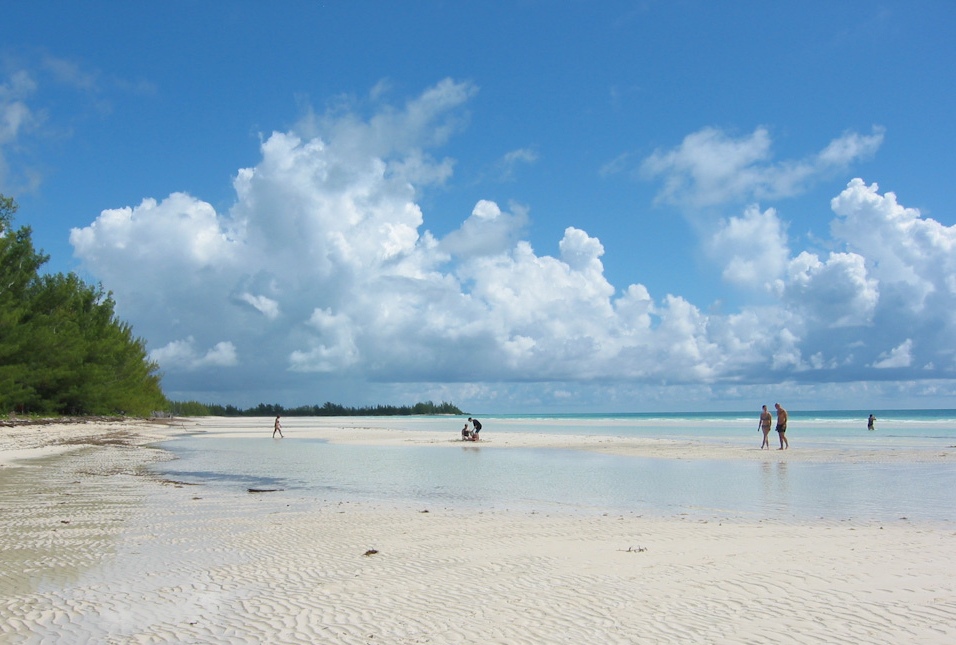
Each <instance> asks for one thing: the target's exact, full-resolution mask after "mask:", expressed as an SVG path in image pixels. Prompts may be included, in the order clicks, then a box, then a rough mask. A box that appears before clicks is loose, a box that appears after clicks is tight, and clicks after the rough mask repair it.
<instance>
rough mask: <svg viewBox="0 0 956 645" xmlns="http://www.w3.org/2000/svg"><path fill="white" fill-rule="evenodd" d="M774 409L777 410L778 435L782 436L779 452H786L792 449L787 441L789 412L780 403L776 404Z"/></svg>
mask: <svg viewBox="0 0 956 645" xmlns="http://www.w3.org/2000/svg"><path fill="white" fill-rule="evenodd" d="M773 407H775V408H777V435H779V436H780V447H779V448H777V450H785V449H786V448H789V447H790V442H789V441H787V411H786V410H784V409H783V407H782V406H781V405H780V404H779V403H774V404H773Z"/></svg>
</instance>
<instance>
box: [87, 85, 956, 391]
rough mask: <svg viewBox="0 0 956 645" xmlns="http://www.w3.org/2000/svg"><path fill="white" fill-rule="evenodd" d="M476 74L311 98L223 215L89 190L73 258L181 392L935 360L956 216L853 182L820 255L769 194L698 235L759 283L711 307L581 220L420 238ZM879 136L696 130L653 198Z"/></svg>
mask: <svg viewBox="0 0 956 645" xmlns="http://www.w3.org/2000/svg"><path fill="white" fill-rule="evenodd" d="M475 91H476V89H475V88H474V87H473V86H471V85H470V84H467V83H456V82H453V81H443V82H441V83H439V84H437V85H436V86H435V87H433V88H430V89H428V90H426V91H425V92H423V93H422V94H421V95H420V96H417V97H414V98H413V99H411V100H409V101H407V102H406V103H405V104H404V105H403V106H402V107H399V108H394V107H389V106H382V107H380V109H379V111H378V112H377V113H376V114H375V115H373V116H371V117H369V118H366V119H364V120H363V119H361V118H359V117H358V116H357V115H356V114H355V113H353V112H349V111H344V112H342V111H336V112H334V113H329V114H326V115H319V116H314V115H313V116H312V117H310V119H308V120H307V122H304V124H302V125H301V126H300V127H298V128H297V129H296V130H295V131H290V132H274V133H272V134H270V135H269V136H267V137H264V138H263V140H262V143H261V159H260V160H259V162H258V163H256V164H255V165H254V166H252V167H249V168H243V169H240V170H239V171H238V172H237V174H236V177H235V181H234V187H235V192H236V198H235V202H234V204H232V205H231V207H229V208H228V210H226V211H225V212H218V211H217V210H216V209H215V208H214V207H213V206H212V205H210V204H209V203H207V202H205V201H203V200H202V199H200V198H198V197H195V196H191V195H187V194H185V193H178V192H174V193H172V194H170V195H169V196H168V197H166V198H163V199H153V198H146V199H143V200H142V201H141V202H140V203H139V204H138V205H136V206H132V207H119V208H114V209H109V210H105V211H103V212H102V213H100V215H99V216H98V217H97V218H96V219H95V220H94V221H93V222H91V223H90V224H89V225H88V226H85V227H82V228H77V229H74V230H73V232H72V234H71V238H70V239H71V242H72V243H73V245H74V248H75V252H76V256H77V257H78V258H79V259H80V260H81V261H82V263H83V266H84V268H85V269H86V270H87V271H89V272H90V273H92V274H93V275H95V276H96V277H97V278H98V279H99V280H101V281H102V282H103V284H104V286H105V287H106V288H107V289H110V290H111V291H112V292H113V293H114V295H115V298H116V301H117V308H118V312H119V313H120V315H121V316H123V317H124V318H125V319H127V320H130V321H131V322H132V324H133V325H134V328H135V329H136V332H137V333H138V334H140V335H142V336H144V337H145V338H146V339H147V340H148V341H149V344H150V345H151V346H154V347H158V349H155V350H154V351H153V352H152V354H151V356H152V357H153V358H154V360H156V361H157V362H159V364H160V366H161V368H162V370H163V372H164V375H165V377H164V379H165V380H164V386H165V387H166V388H167V390H169V391H171V392H172V393H173V396H175V393H176V392H180V391H184V392H193V391H196V390H197V389H202V391H203V392H204V394H205V395H206V396H207V397H208V398H209V399H211V400H215V399H218V400H220V401H223V402H231V403H238V404H254V403H256V402H258V401H261V400H268V399H274V398H275V396H276V395H275V394H274V393H275V392H281V393H282V396H283V400H284V402H288V403H290V404H300V403H311V402H316V401H320V400H333V399H336V397H341V399H339V400H347V399H345V397H351V400H356V401H359V402H363V401H364V402H368V400H369V398H372V399H374V398H375V397H374V395H369V394H368V393H369V392H370V391H371V389H372V388H375V387H380V386H382V385H383V384H384V385H387V386H389V387H393V388H395V390H394V391H402V392H415V391H421V390H422V389H423V388H426V389H428V391H434V392H439V393H441V394H442V395H445V394H447V395H449V396H450V397H453V396H455V395H456V393H457V395H459V396H461V397H481V400H482V401H483V402H484V403H485V404H487V405H494V403H495V401H498V402H500V401H501V400H502V399H504V398H507V397H509V396H517V393H518V392H521V393H523V394H522V395H523V396H528V397H530V398H531V399H536V397H537V396H539V395H540V396H541V397H544V398H542V399H541V400H542V401H544V400H545V399H548V397H547V396H545V395H544V394H543V393H545V392H547V391H551V395H549V396H550V397H551V399H553V400H558V399H561V400H564V399H566V397H567V393H568V392H575V391H577V390H578V389H579V388H585V389H586V388H588V387H592V386H594V384H598V383H600V384H618V385H620V386H621V391H625V390H627V391H630V390H628V388H629V387H630V385H633V384H643V385H644V386H646V387H661V386H663V385H668V386H672V385H676V386H680V387H688V388H713V387H735V388H736V387H738V386H745V385H747V384H752V383H757V382H761V383H762V382H764V381H765V380H766V379H767V378H768V375H771V378H774V379H778V380H786V379H797V380H814V379H817V380H821V381H823V380H828V381H840V380H843V379H847V380H853V379H857V378H859V374H860V371H861V370H864V369H866V368H867V367H869V366H879V367H885V366H895V367H899V368H900V369H902V370H906V369H910V368H912V369H919V371H920V372H921V375H920V377H919V378H934V377H940V378H941V377H945V376H947V375H949V377H950V378H951V376H952V370H953V369H954V368H956V365H954V360H953V350H952V340H951V339H952V338H954V337H956V322H954V314H953V312H954V311H956V303H954V298H956V291H954V289H953V288H952V286H953V285H954V284H956V269H954V266H953V260H952V250H953V240H954V236H953V231H952V228H947V227H944V226H941V225H940V224H939V223H937V222H934V221H932V220H927V219H923V218H921V217H920V216H919V214H918V213H916V212H915V211H912V210H910V209H905V208H903V207H901V206H899V205H898V204H897V203H896V200H895V197H894V196H892V194H889V193H888V194H886V195H880V194H879V193H878V191H877V189H876V187H875V186H866V185H865V184H864V183H863V182H862V181H858V180H855V181H853V182H851V183H850V184H849V185H848V186H847V189H846V191H844V192H843V193H842V194H841V195H840V196H838V197H837V198H836V199H835V200H834V202H833V205H832V206H833V210H834V212H835V214H836V220H835V221H834V223H833V227H832V231H833V240H831V242H832V244H833V246H834V247H840V246H842V247H844V248H843V249H841V250H839V251H833V252H830V253H829V254H827V255H825V256H822V255H820V254H818V252H816V251H812V250H796V251H794V250H791V249H790V248H789V247H788V244H789V241H788V238H787V235H786V229H787V223H786V222H785V221H783V220H782V219H781V218H780V216H779V215H778V214H777V212H776V211H775V210H774V209H773V208H767V209H764V210H761V209H760V208H758V207H757V206H752V207H749V208H747V209H745V210H744V211H743V213H742V214H741V215H739V216H736V217H730V218H728V219H726V220H724V221H723V222H722V224H721V227H720V228H719V230H718V231H717V232H716V234H715V235H714V236H713V238H712V239H711V240H710V242H709V244H711V245H713V249H714V252H715V253H714V257H715V258H716V257H728V258H730V259H729V261H727V262H725V263H722V264H720V265H719V267H718V270H719V271H722V272H723V276H724V279H725V280H726V281H728V282H729V283H732V284H734V285H738V286H741V285H742V286H746V287H751V288H757V289H759V290H760V293H761V296H760V300H759V304H752V305H748V304H746V303H745V304H743V305H741V306H740V307H739V308H738V309H737V310H736V311H731V312H726V313H712V312H707V311H705V310H702V309H701V308H700V307H699V306H698V305H696V304H694V303H692V302H690V301H689V300H688V299H686V298H684V297H682V296H680V295H679V294H665V295H663V296H659V295H658V296H655V295H654V294H652V292H651V290H650V289H649V288H648V286H646V285H644V284H643V283H642V282H641V280H640V276H634V277H633V280H631V281H630V283H628V284H623V285H618V286H615V285H613V284H611V283H610V281H609V280H608V277H607V275H606V273H605V266H604V262H605V252H606V250H605V247H604V245H603V244H602V243H601V240H599V239H598V238H597V237H595V236H593V235H591V234H589V233H588V232H587V231H586V230H585V228H583V227H579V226H569V227H567V228H566V229H565V230H564V232H563V236H562V237H561V239H560V240H558V241H557V248H558V253H557V255H550V254H547V253H540V252H538V251H536V250H535V248H534V247H533V246H532V244H531V243H530V242H529V241H528V239H527V236H526V233H527V229H528V227H529V226H530V225H531V218H530V214H529V213H530V210H529V208H528V207H525V206H520V205H516V204H509V205H507V206H506V207H505V208H503V207H502V206H501V205H499V204H498V203H496V202H494V201H491V200H487V199H481V200H478V201H477V202H476V203H475V205H474V206H473V207H472V209H471V211H470V212H466V213H463V214H462V217H461V225H460V226H459V227H458V228H457V229H456V230H454V231H451V232H450V233H448V234H447V235H444V236H441V237H438V236H435V235H434V234H432V233H431V232H430V231H429V230H428V229H427V213H425V212H424V211H423V209H422V207H421V205H420V202H419V195H420V194H421V192H422V191H423V190H425V189H426V188H427V187H429V186H435V185H438V184H441V183H442V182H443V181H445V179H446V178H447V177H448V172H449V169H450V168H451V167H452V166H453V163H452V162H451V161H450V160H448V159H444V158H440V157H439V156H438V155H437V152H436V149H437V148H439V147H440V146H441V145H442V144H443V143H445V142H446V141H447V140H448V138H449V137H451V136H452V135H453V134H454V132H455V131H456V130H457V129H458V128H460V127H462V123H463V121H464V117H463V115H462V114H461V112H462V110H463V109H464V106H465V105H466V103H467V101H468V100H469V98H470V97H471V96H473V95H474V92H475ZM878 138H879V135H878V134H874V135H871V136H870V137H859V136H856V135H845V136H844V137H841V138H840V139H838V140H836V141H835V142H833V143H831V144H830V145H829V146H828V147H827V148H826V150H825V151H824V152H823V153H820V155H818V158H814V159H811V160H809V161H806V162H801V164H802V166H801V167H806V168H807V169H808V170H806V171H804V170H799V169H795V168H796V166H800V165H801V164H795V165H794V167H790V166H788V165H787V164H783V165H780V164H777V165H774V164H771V163H769V161H768V159H769V157H768V154H769V135H768V134H767V133H766V132H765V131H763V130H760V129H758V130H757V131H756V132H755V133H754V134H753V135H752V136H750V137H746V138H744V139H741V140H732V139H730V138H728V137H727V136H726V135H724V134H722V133H720V132H717V131H705V132H702V133H696V134H695V135H692V136H691V137H689V138H688V139H687V140H685V143H684V144H683V145H682V146H681V147H680V148H679V149H678V150H675V151H672V152H670V153H659V154H658V155H657V157H656V158H655V161H653V163H651V165H652V166H654V167H655V168H656V170H657V172H659V173H663V175H666V176H667V178H666V179H665V188H664V192H663V193H662V194H663V195H665V196H666V197H667V198H668V199H671V198H673V199H678V198H679V199H690V200H691V201H698V202H702V203H716V202H718V201H722V200H725V199H728V198H729V197H730V196H733V197H741V196H754V195H757V194H763V195H771V194H777V195H779V194H784V193H786V192H787V191H788V190H792V187H793V186H794V185H795V183H799V182H797V181H789V180H784V179H782V178H781V177H782V175H786V174H788V173H792V176H793V177H799V181H804V180H805V179H807V178H809V177H810V176H812V175H813V174H815V173H817V172H818V171H819V170H820V168H822V167H824V166H828V167H832V166H834V165H839V164H841V163H845V162H846V161H848V160H850V159H853V158H856V157H858V156H860V155H862V154H864V153H866V152H868V151H871V150H872V149H873V148H874V147H875V146H877V145H878V141H877V139H878ZM713 156H716V157H720V160H718V159H717V158H716V157H714V158H711V157H713ZM728 159H729V160H730V161H731V163H730V167H731V171H727V170H726V169H723V167H722V165H721V164H724V163H726V162H727V160H728ZM728 172H729V173H730V174H727V173H728ZM725 180H726V181H725ZM672 182H676V183H672ZM728 182H729V183H728ZM724 184H727V185H724ZM788 186H789V188H788ZM728 191H729V192H728ZM685 193H686V195H685ZM718 250H719V251H720V252H719V253H717V251H718ZM768 286H769V287H771V288H769V289H768V288H767V287H768ZM901 305H903V306H902V307H901ZM910 338H919V339H920V342H919V344H915V343H911V344H907V343H908V339H910ZM888 347H893V348H896V349H894V350H893V351H891V352H889V353H887V350H886V348H888ZM933 366H935V367H933ZM947 370H949V371H947ZM207 373H215V374H217V375H218V376H219V377H220V378H207V377H206V376H207ZM190 375H193V376H190ZM198 375H202V376H203V379H202V382H201V383H199V381H198V380H197V376H198ZM914 378H915V377H914ZM532 383H537V384H539V387H540V389H539V390H538V394H533V393H531V392H530V385H529V384H532ZM622 384H623V385H622ZM625 386H627V387H625ZM594 387H597V386H594ZM609 387H610V386H609ZM217 388H218V389H217ZM330 391H335V392H338V394H337V395H333V394H326V393H328V392H330ZM695 391H699V390H695ZM189 398H195V397H193V396H189ZM250 399H251V400H250ZM551 399H549V400H551ZM475 400H477V399H475Z"/></svg>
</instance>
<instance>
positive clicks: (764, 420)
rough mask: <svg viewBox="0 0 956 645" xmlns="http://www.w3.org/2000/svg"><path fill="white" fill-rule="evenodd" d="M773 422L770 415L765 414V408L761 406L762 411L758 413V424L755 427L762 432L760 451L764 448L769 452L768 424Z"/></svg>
mask: <svg viewBox="0 0 956 645" xmlns="http://www.w3.org/2000/svg"><path fill="white" fill-rule="evenodd" d="M772 421H773V418H772V417H771V416H770V413H769V412H767V406H763V411H762V412H761V413H760V424H759V425H758V426H757V430H758V431H762V432H763V443H762V444H760V449H761V450H763V449H764V448H766V449H767V450H770V439H768V437H769V436H770V423H771V422H772Z"/></svg>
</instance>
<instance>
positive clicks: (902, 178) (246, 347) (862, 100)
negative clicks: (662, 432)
mask: <svg viewBox="0 0 956 645" xmlns="http://www.w3.org/2000/svg"><path fill="white" fill-rule="evenodd" d="M4 4H5V6H4V8H3V15H4V22H5V29H4V39H3V41H2V42H0V192H3V193H4V194H6V195H9V196H12V197H14V198H15V199H16V200H17V201H18V203H19V204H20V212H19V214H18V219H17V223H18V224H27V225H30V226H31V227H32V228H33V232H34V242H35V243H36V245H37V246H38V247H40V248H42V249H43V250H44V251H46V252H47V253H49V254H50V255H51V256H52V257H51V261H50V263H49V265H48V269H49V270H50V271H76V272H78V273H79V274H80V275H81V276H82V277H84V278H85V279H87V280H90V281H93V282H101V283H102V284H103V286H104V287H105V288H106V289H108V290H110V291H112V292H113V294H114V297H115V299H116V302H117V311H118V313H119V315H120V316H121V317H122V318H123V319H124V320H127V321H129V322H130V323H131V324H132V325H133V328H134V331H135V333H137V335H140V336H142V337H143V338H144V339H146V341H147V344H148V347H149V349H150V351H151V355H152V357H153V358H154V359H155V360H156V361H157V362H158V363H159V364H160V366H161V368H162V372H163V374H164V377H163V385H164V389H165V390H166V392H167V394H168V395H169V396H170V397H171V398H174V399H178V400H186V399H196V400H200V401H207V402H219V403H234V404H238V405H243V406H245V405H254V404H256V403H259V402H276V403H282V404H285V405H290V406H291V405H301V404H311V403H323V402H325V401H334V402H339V403H345V404H353V405H364V404H374V403H381V402H389V403H408V402H414V401H419V400H427V399H431V400H435V401H441V400H445V401H453V402H455V403H456V404H458V405H460V406H462V407H463V408H466V409H468V410H470V411H476V412H479V411H480V412H482V413H489V412H547V411H553V412H585V411H667V410H678V411H679V410H721V409H734V410H737V409H750V408H754V409H757V408H759V406H760V405H761V404H763V403H767V404H771V403H773V402H774V401H777V400H780V401H784V402H786V403H787V404H789V407H790V408H793V409H801V408H802V409H818V408H875V409H879V408H893V407H917V408H923V407H953V402H954V400H956V399H954V394H956V381H954V377H956V260H954V255H956V217H954V213H953V207H952V199H951V184H952V181H953V177H954V176H956V173H954V165H956V164H954V160H953V154H952V150H953V149H954V148H956V126H954V124H953V120H952V114H954V113H956V101H954V91H956V90H954V88H956V82H954V81H956V78H954V76H956V72H954V71H953V69H954V66H953V64H952V63H953V61H954V60H956V51H954V50H956V45H954V43H953V39H952V34H953V33H956V5H953V4H952V3H950V2H942V1H940V2H919V1H916V2H839V3H833V2H775V3H766V2H736V3H715V2H702V1H701V2H698V1H694V0H687V1H673V2H653V1H648V2H614V1H609V2H571V1H569V2H532V1H528V2H487V1H486V2H440V1H418V2H411V3H396V2H361V1H358V2H325V3H320V2H278V3H261V2H176V1H173V2H162V3H150V2H137V3H121V2H87V3H82V4H78V3H62V2H45V1H42V0H41V1H38V2H32V3H4Z"/></svg>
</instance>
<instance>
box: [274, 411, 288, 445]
mask: <svg viewBox="0 0 956 645" xmlns="http://www.w3.org/2000/svg"><path fill="white" fill-rule="evenodd" d="M277 432H278V433H279V438H280V439H285V436H283V434H282V424H281V423H279V415H276V425H275V428H273V430H272V438H273V439H275V438H276V433H277Z"/></svg>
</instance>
